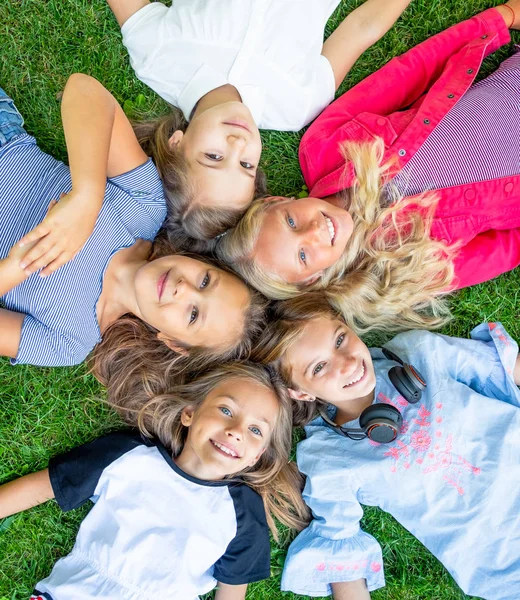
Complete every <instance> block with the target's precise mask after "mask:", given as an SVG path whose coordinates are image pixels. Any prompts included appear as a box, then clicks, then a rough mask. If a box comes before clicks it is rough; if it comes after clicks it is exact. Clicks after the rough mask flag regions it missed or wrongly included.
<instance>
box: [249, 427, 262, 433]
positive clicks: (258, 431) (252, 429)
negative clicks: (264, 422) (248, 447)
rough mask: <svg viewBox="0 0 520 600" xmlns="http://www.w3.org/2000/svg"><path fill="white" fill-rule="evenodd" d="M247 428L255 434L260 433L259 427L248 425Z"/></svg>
mask: <svg viewBox="0 0 520 600" xmlns="http://www.w3.org/2000/svg"><path fill="white" fill-rule="evenodd" d="M249 430H250V431H251V432H252V433H254V434H255V435H262V432H261V431H260V429H258V427H250V428H249Z"/></svg>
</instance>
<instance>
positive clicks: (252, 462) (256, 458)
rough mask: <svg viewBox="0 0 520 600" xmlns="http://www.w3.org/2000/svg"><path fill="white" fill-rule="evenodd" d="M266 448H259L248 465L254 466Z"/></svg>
mask: <svg viewBox="0 0 520 600" xmlns="http://www.w3.org/2000/svg"><path fill="white" fill-rule="evenodd" d="M266 450H267V448H262V450H260V452H259V453H258V454H257V455H256V456H255V457H254V459H253V460H252V461H251V462H250V463H249V466H250V467H254V466H255V465H256V463H257V462H258V461H259V460H260V457H261V456H262V454H263V453H264V452H265V451H266Z"/></svg>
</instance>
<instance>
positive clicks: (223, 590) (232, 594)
mask: <svg viewBox="0 0 520 600" xmlns="http://www.w3.org/2000/svg"><path fill="white" fill-rule="evenodd" d="M246 592H247V584H245V585H227V584H226V583H219V584H218V586H217V591H216V592H215V600H244V598H245V597H246Z"/></svg>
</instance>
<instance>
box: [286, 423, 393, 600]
mask: <svg viewBox="0 0 520 600" xmlns="http://www.w3.org/2000/svg"><path fill="white" fill-rule="evenodd" d="M326 438H327V436H326V435H325V436H323V435H322V434H321V433H317V434H315V435H313V436H311V438H309V439H307V440H305V441H304V442H302V443H301V444H300V445H299V447H298V467H299V468H300V470H301V471H302V473H305V474H306V475H307V483H306V485H305V489H304V492H303V496H304V499H305V502H306V503H307V505H308V506H309V507H310V508H311V510H312V514H313V517H314V518H313V520H312V522H311V523H310V525H309V526H308V527H307V529H305V530H304V531H303V532H302V533H300V534H299V535H298V537H297V538H296V539H295V540H294V542H293V543H292V544H291V546H290V548H289V552H288V555H287V559H286V562H285V567H284V572H283V576H282V590H290V591H292V592H295V593H297V594H303V595H308V596H328V595H330V594H331V593H332V589H331V583H336V582H347V581H355V580H357V579H362V578H364V579H366V582H367V587H368V589H369V591H372V590H375V589H377V588H379V587H382V586H384V584H385V580H384V573H383V558H382V552H381V547H380V545H379V543H378V542H377V541H376V539H375V538H373V537H372V536H371V535H369V534H367V533H365V532H364V531H363V530H362V529H361V527H360V525H359V522H360V520H361V517H362V516H363V509H362V508H361V505H360V504H359V501H358V498H357V490H356V487H357V486H356V483H355V481H354V480H353V479H352V478H351V477H350V476H349V475H350V473H349V470H348V467H347V462H346V459H345V457H344V455H343V454H342V453H340V451H339V449H337V448H338V446H336V449H337V450H336V452H337V453H336V454H335V448H334V446H333V444H330V443H328V442H327V439H326Z"/></svg>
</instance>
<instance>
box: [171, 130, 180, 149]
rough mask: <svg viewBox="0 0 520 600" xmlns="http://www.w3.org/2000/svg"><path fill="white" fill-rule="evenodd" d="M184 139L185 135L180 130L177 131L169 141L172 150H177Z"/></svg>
mask: <svg viewBox="0 0 520 600" xmlns="http://www.w3.org/2000/svg"><path fill="white" fill-rule="evenodd" d="M183 137H184V133H183V132H182V131H181V130H180V129H177V130H175V131H174V132H173V134H172V136H171V137H170V139H169V140H168V145H169V146H170V148H176V147H177V146H178V145H179V144H180V143H181V141H182V138H183Z"/></svg>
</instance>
